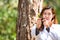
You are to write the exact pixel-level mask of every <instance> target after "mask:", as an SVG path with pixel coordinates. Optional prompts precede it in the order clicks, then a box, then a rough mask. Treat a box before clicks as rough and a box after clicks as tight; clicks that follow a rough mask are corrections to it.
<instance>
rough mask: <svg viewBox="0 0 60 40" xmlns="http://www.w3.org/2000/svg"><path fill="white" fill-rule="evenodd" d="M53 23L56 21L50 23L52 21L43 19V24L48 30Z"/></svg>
mask: <svg viewBox="0 0 60 40" xmlns="http://www.w3.org/2000/svg"><path fill="white" fill-rule="evenodd" d="M53 21H54V20H52V21H50V20H46V19H43V24H44V26H45V27H46V28H48V27H51V25H52V23H53Z"/></svg>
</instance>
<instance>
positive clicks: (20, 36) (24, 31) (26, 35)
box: [16, 0, 30, 40]
mask: <svg viewBox="0 0 60 40" xmlns="http://www.w3.org/2000/svg"><path fill="white" fill-rule="evenodd" d="M16 32H17V36H16V40H30V26H29V1H28V0H19V1H18V18H17V24H16Z"/></svg>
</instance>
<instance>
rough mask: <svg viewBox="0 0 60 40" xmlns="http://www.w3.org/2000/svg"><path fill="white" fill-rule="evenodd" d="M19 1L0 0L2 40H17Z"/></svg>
mask: <svg viewBox="0 0 60 40" xmlns="http://www.w3.org/2000/svg"><path fill="white" fill-rule="evenodd" d="M17 3H18V2H17V0H0V40H16V19H17Z"/></svg>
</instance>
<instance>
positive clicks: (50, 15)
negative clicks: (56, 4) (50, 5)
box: [42, 9, 53, 21]
mask: <svg viewBox="0 0 60 40" xmlns="http://www.w3.org/2000/svg"><path fill="white" fill-rule="evenodd" d="M42 16H43V18H44V19H46V20H48V21H51V20H52V18H53V13H52V10H51V9H46V10H44V12H43V14H42Z"/></svg>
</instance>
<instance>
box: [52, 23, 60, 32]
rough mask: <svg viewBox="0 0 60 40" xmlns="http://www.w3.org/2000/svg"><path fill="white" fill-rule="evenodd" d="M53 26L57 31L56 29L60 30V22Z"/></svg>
mask: <svg viewBox="0 0 60 40" xmlns="http://www.w3.org/2000/svg"><path fill="white" fill-rule="evenodd" d="M52 28H53V29H54V30H55V31H56V30H60V24H53V25H52Z"/></svg>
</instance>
